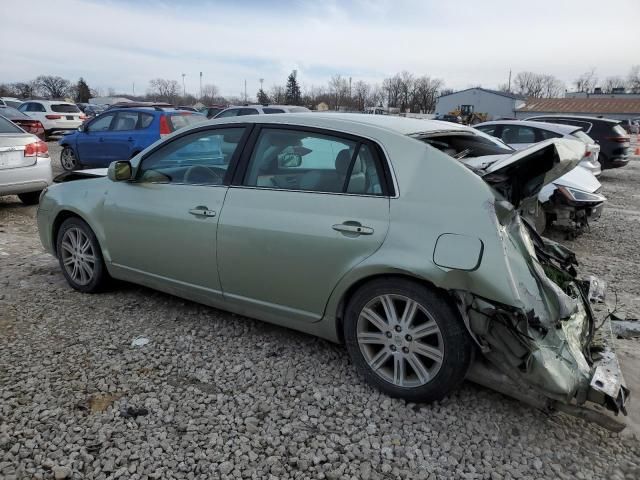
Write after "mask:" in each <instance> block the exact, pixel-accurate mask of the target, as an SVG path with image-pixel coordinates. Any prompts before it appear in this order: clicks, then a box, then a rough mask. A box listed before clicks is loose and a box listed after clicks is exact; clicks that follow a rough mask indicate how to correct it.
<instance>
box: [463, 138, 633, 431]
mask: <svg viewBox="0 0 640 480" xmlns="http://www.w3.org/2000/svg"><path fill="white" fill-rule="evenodd" d="M543 143H545V144H544V145H540V146H538V147H537V148H536V149H535V150H533V151H532V152H529V155H525V156H522V157H520V158H518V159H516V160H515V161H513V159H511V160H510V161H505V162H504V164H503V165H495V166H494V167H493V168H492V169H491V170H490V171H489V172H485V175H482V177H483V179H484V180H485V181H486V182H487V183H488V184H489V185H491V186H492V187H493V189H494V190H495V191H496V201H495V202H494V203H493V204H492V205H489V206H487V208H488V209H489V210H492V211H491V212H489V213H490V217H491V218H492V220H493V221H494V223H495V228H496V230H497V232H498V235H499V237H500V241H501V243H502V246H503V249H504V262H505V269H504V273H505V274H506V275H507V276H508V277H509V278H508V280H509V284H510V286H511V292H510V294H511V297H512V299H513V301H511V302H509V303H508V304H505V303H497V302H495V301H492V300H490V299H488V298H483V297H482V296H480V295H476V294H474V293H473V291H469V290H459V291H456V292H455V295H456V297H457V300H458V306H459V309H460V312H461V314H462V316H463V319H464V321H465V323H466V325H467V328H468V330H469V332H470V334H471V335H472V337H473V339H474V340H475V342H476V343H477V345H478V348H479V350H480V352H482V355H481V356H480V358H478V359H477V361H476V362H475V363H474V365H473V367H472V368H471V370H470V372H469V374H468V378H469V379H470V380H472V381H474V382H476V383H480V384H483V385H486V386H488V387H490V388H493V389H495V390H498V391H501V392H503V393H505V394H508V395H510V396H512V397H515V398H518V399H520V400H522V401H524V402H526V403H528V404H530V405H533V406H535V407H537V408H540V409H543V410H546V411H552V410H560V411H563V412H565V413H568V414H571V415H575V416H578V417H581V418H585V419H587V420H589V421H592V422H595V423H598V424H599V425H601V426H603V427H605V428H608V429H611V430H621V429H622V428H624V424H623V423H621V422H619V421H617V420H616V419H615V418H613V417H612V416H610V415H608V414H606V413H605V411H604V410H609V411H611V412H613V413H615V414H616V415H617V414H618V413H623V414H626V411H625V407H624V405H625V401H626V399H627V397H628V395H629V390H628V389H627V388H626V386H625V383H624V379H623V376H622V372H621V371H620V368H619V365H618V361H617V358H616V356H615V353H614V351H613V347H612V339H611V330H610V326H609V323H608V321H607V320H605V321H603V322H598V323H600V325H596V319H595V317H594V313H593V311H592V308H591V304H590V299H592V298H600V299H601V298H602V296H603V290H604V289H603V284H602V282H600V281H599V280H597V279H596V278H595V277H591V278H589V279H581V278H579V276H578V272H577V268H576V267H577V265H578V262H577V260H576V257H575V255H574V254H573V252H571V251H570V250H569V249H567V248H565V247H563V246H562V245H560V244H558V243H556V242H553V241H551V240H548V239H546V238H543V237H541V236H539V235H538V234H537V233H536V231H535V229H534V228H533V227H532V226H531V225H530V224H529V223H528V222H527V221H526V220H523V219H522V218H521V216H520V215H519V214H518V213H517V210H516V208H514V207H517V206H518V205H519V204H520V203H521V202H524V201H526V199H527V198H531V197H532V196H535V195H537V194H538V193H539V191H540V189H541V188H542V187H543V186H544V185H547V184H549V183H550V182H552V181H553V180H554V179H556V178H558V177H560V176H561V175H563V174H564V173H565V172H567V171H569V170H571V169H572V168H574V166H575V165H576V164H577V162H578V161H579V159H580V158H581V157H582V154H583V148H584V147H582V146H580V145H579V144H577V142H571V141H566V140H550V141H548V142H543Z"/></svg>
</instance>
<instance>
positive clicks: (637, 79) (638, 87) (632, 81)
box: [627, 65, 640, 93]
mask: <svg viewBox="0 0 640 480" xmlns="http://www.w3.org/2000/svg"><path fill="white" fill-rule="evenodd" d="M627 89H628V90H629V92H630V93H640V65H634V66H633V67H631V71H630V72H629V75H628V76H627Z"/></svg>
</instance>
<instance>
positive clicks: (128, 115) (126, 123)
mask: <svg viewBox="0 0 640 480" xmlns="http://www.w3.org/2000/svg"><path fill="white" fill-rule="evenodd" d="M137 123H138V112H118V114H117V115H116V121H115V123H114V125H113V127H112V128H111V129H112V130H114V131H117V132H122V131H128V130H135V129H136V125H137Z"/></svg>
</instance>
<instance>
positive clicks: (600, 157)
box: [598, 152, 609, 170]
mask: <svg viewBox="0 0 640 480" xmlns="http://www.w3.org/2000/svg"><path fill="white" fill-rule="evenodd" d="M598 163H600V169H601V170H605V169H607V168H609V165H608V162H607V156H606V155H605V154H604V153H602V152H600V155H598Z"/></svg>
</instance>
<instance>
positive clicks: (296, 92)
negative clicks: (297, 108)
mask: <svg viewBox="0 0 640 480" xmlns="http://www.w3.org/2000/svg"><path fill="white" fill-rule="evenodd" d="M301 97H302V95H301V94H300V85H298V80H297V79H296V71H295V70H294V71H293V72H291V75H289V78H288V79H287V90H286V93H285V101H286V102H287V105H300V101H301Z"/></svg>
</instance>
